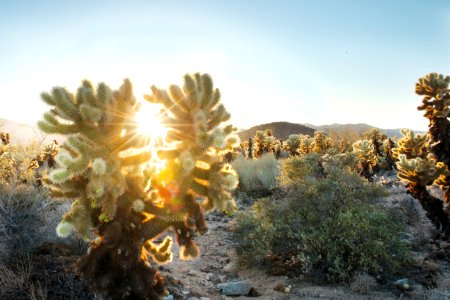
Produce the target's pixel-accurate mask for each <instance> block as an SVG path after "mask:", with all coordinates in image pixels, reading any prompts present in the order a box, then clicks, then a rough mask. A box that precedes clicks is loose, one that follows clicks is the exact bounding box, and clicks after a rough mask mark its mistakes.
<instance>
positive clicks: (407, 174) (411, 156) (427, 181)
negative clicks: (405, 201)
mask: <svg viewBox="0 0 450 300" xmlns="http://www.w3.org/2000/svg"><path fill="white" fill-rule="evenodd" d="M401 132H402V134H403V137H402V138H401V139H400V140H399V141H398V146H397V148H394V149H392V152H393V154H394V156H395V157H396V159H398V162H397V169H398V173H397V176H398V177H399V178H400V179H401V180H403V181H405V182H406V184H407V185H406V187H407V189H408V192H409V193H410V194H411V195H412V196H413V197H414V198H416V199H418V200H419V202H420V204H421V205H422V207H423V209H424V210H425V211H426V212H427V216H428V218H430V220H431V221H432V222H433V224H435V226H436V227H437V228H438V229H441V230H442V231H443V233H444V234H445V235H447V236H448V235H449V234H450V227H449V223H448V215H447V213H446V212H445V211H444V209H443V203H442V201H441V200H440V199H438V198H435V197H433V196H432V195H430V194H429V192H428V191H427V189H426V187H427V186H428V185H431V184H433V183H435V184H437V185H442V184H443V183H444V182H445V177H446V176H448V175H449V174H450V173H449V171H448V169H447V166H446V165H445V164H444V163H442V162H437V161H436V159H435V157H434V155H433V154H432V153H429V139H430V138H429V135H428V134H423V135H421V134H417V135H416V134H414V132H413V131H411V130H402V131H401Z"/></svg>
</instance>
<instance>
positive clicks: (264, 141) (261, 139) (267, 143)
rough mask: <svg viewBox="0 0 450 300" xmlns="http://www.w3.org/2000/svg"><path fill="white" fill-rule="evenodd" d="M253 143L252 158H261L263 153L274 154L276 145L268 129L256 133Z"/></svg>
mask: <svg viewBox="0 0 450 300" xmlns="http://www.w3.org/2000/svg"><path fill="white" fill-rule="evenodd" d="M253 142H254V156H255V157H256V158H258V157H261V156H262V155H263V154H264V153H269V152H274V153H275V148H276V145H277V143H278V141H277V140H276V139H275V137H274V136H273V133H272V131H271V130H270V129H267V130H265V131H261V130H258V131H256V133H255V137H254V138H253Z"/></svg>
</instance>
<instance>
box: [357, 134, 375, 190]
mask: <svg viewBox="0 0 450 300" xmlns="http://www.w3.org/2000/svg"><path fill="white" fill-rule="evenodd" d="M352 147H353V153H355V155H356V160H357V162H358V169H359V174H360V175H361V176H364V177H365V178H367V179H368V180H369V181H372V179H373V168H374V167H375V165H376V164H377V155H376V154H375V150H374V146H373V144H372V143H371V141H369V140H359V141H356V142H355V143H353V145H352Z"/></svg>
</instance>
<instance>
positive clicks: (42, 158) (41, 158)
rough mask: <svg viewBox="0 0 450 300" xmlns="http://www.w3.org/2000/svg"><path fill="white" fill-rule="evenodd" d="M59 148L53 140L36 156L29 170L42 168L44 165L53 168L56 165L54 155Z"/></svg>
mask: <svg viewBox="0 0 450 300" xmlns="http://www.w3.org/2000/svg"><path fill="white" fill-rule="evenodd" d="M58 151H59V146H58V142H57V141H56V140H53V142H52V143H51V144H48V145H46V146H45V147H44V149H42V151H41V152H40V153H39V154H37V155H36V156H35V157H34V158H33V159H32V160H31V163H30V166H29V168H30V169H38V168H39V167H42V166H43V165H44V164H47V167H49V168H53V167H54V166H55V165H56V160H55V158H56V155H57V154H58Z"/></svg>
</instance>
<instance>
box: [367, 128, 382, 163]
mask: <svg viewBox="0 0 450 300" xmlns="http://www.w3.org/2000/svg"><path fill="white" fill-rule="evenodd" d="M363 138H364V139H365V140H369V141H370V142H371V143H372V145H373V150H374V152H375V155H377V156H383V153H382V145H383V141H384V140H385V139H387V136H386V133H384V132H381V131H380V130H379V129H376V128H370V129H369V130H368V131H367V132H365V133H364V134H363Z"/></svg>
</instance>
